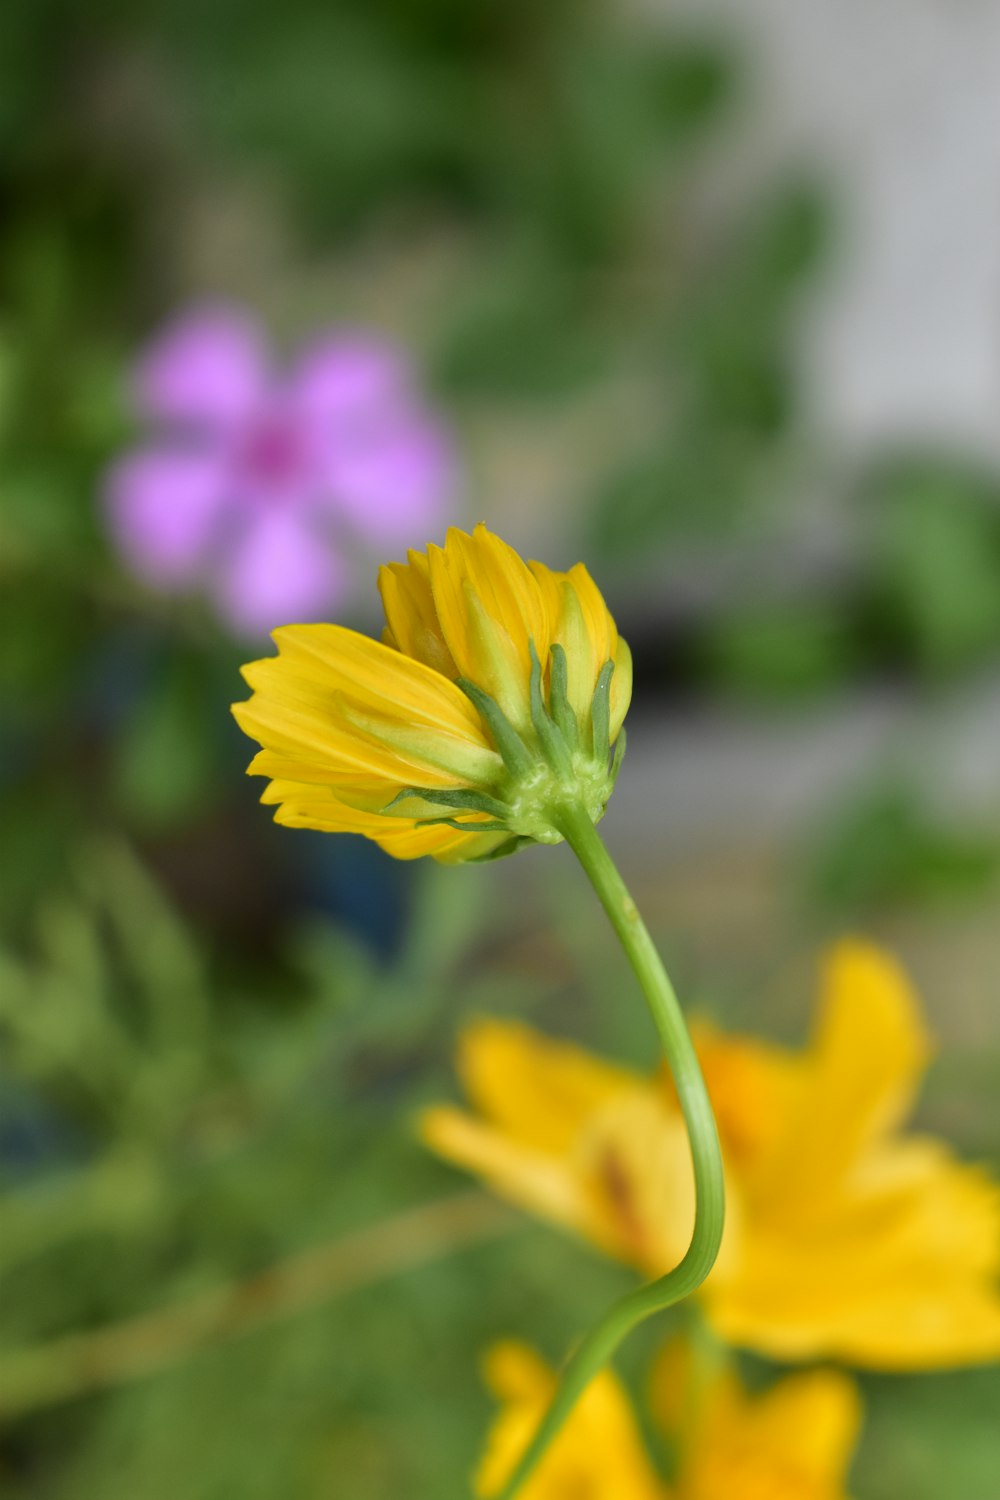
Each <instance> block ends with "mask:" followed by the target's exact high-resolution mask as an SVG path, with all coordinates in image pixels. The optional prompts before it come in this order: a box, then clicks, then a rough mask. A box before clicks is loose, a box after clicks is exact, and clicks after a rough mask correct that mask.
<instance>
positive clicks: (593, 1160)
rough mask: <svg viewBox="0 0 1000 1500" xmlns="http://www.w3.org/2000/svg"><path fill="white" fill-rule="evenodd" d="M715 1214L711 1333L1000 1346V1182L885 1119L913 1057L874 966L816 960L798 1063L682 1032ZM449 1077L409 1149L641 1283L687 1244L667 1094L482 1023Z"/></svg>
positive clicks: (876, 1347)
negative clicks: (724, 1213)
mask: <svg viewBox="0 0 1000 1500" xmlns="http://www.w3.org/2000/svg"><path fill="white" fill-rule="evenodd" d="M696 1042H697V1045H698V1050H699V1054H700V1057H701V1061H702V1066H703V1068H704V1071H705V1075H706V1081H707V1084H708V1089H709V1093H710V1095H711V1097H712V1103H713V1106H714V1109H715V1112H716V1116H717V1118H718V1121H719V1128H720V1132H721V1135H722V1142H723V1153H724V1157H725V1160H726V1171H727V1193H728V1202H729V1217H728V1223H727V1230H726V1235H725V1238H724V1241H723V1245H722V1252H721V1254H720V1256H719V1260H718V1262H717V1264H716V1267H715V1269H714V1271H713V1272H712V1274H711V1275H710V1276H709V1278H708V1280H707V1281H706V1282H705V1283H704V1285H703V1287H702V1289H701V1291H700V1293H699V1296H700V1298H701V1301H702V1307H703V1311H704V1313H705V1315H706V1316H707V1318H708V1319H709V1321H710V1323H711V1325H712V1326H713V1328H714V1330H715V1332H716V1333H717V1334H718V1335H719V1336H720V1337H721V1338H723V1339H724V1340H726V1341H727V1342H729V1343H731V1344H734V1345H739V1346H742V1347H746V1348H751V1349H756V1350H759V1351H761V1352H762V1353H764V1354H767V1355H769V1356H771V1357H773V1358H777V1359H787V1360H804V1359H809V1358H812V1357H817V1356H834V1357H838V1358H842V1359H844V1360H847V1361H850V1362H853V1363H855V1364H858V1365H864V1366H868V1367H871V1368H874V1369H884V1370H902V1369H931V1368H945V1367H948V1366H954V1365H960V1364H966V1363H970V1362H976V1361H984V1360H990V1359H992V1358H994V1357H996V1356H997V1355H998V1354H1000V1294H998V1288H997V1273H998V1269H1000V1191H998V1189H997V1186H996V1185H995V1184H994V1183H993V1182H992V1181H991V1180H990V1178H989V1177H988V1176H987V1174H986V1173H985V1172H984V1171H982V1170H980V1169H978V1168H976V1167H972V1166H967V1165H964V1164H962V1163H960V1162H958V1161H957V1160H956V1159H955V1157H954V1156H953V1154H952V1153H951V1152H950V1151H949V1150H948V1148H947V1147H946V1146H945V1145H944V1144H943V1143H941V1142H939V1141H936V1140H933V1139H930V1138H927V1137H923V1136H917V1135H907V1134H904V1133H903V1132H902V1129H901V1126H902V1123H903V1121H904V1119H905V1116H906V1115H907V1113H908V1111H909V1109H910V1106H911V1104H912V1100H913V1096H914V1093H915V1091H916V1088H917V1085H918V1083H919V1081H920V1078H921V1076H922V1074H923V1072H924V1070H925V1068H926V1065H927V1062H928V1058H929V1043H928V1038H927V1035H926V1033H925V1031H924V1027H923V1024H922V1021H921V1018H920V1015H919V1011H918V1008H917V1004H916V1000H915V998H914V996H913V994H912V992H911V990H910V988H909V985H908V983H907V981H906V979H905V977H904V975H903V973H902V972H901V970H900V969H899V967H898V966H897V965H896V964H895V963H894V962H893V961H892V959H891V958H889V957H888V956H887V955H885V954H883V953H881V952H879V951H878V950H877V949H875V948H872V947H869V946H867V945H865V944H862V943H858V942H844V943H842V944H840V945H839V946H838V947H836V948H835V949H834V950H833V951H832V953H831V954H830V955H829V957H828V959H827V962H826V966H825V982H824V986H823V994H822V999H821V1003H820V1008H819V1015H818V1019H817V1024H816V1027H815V1031H814V1034H813V1037H812V1040H811V1042H810V1045H809V1046H808V1047H807V1048H806V1049H805V1050H804V1051H801V1052H793V1051H789V1050H786V1049H784V1048H781V1047H778V1046H774V1045H771V1044H769V1043H766V1042H761V1041H757V1040H754V1039H751V1038H746V1037H726V1036H724V1035H722V1034H720V1033H718V1032H716V1031H714V1030H712V1029H709V1028H706V1027H702V1028H701V1029H700V1030H699V1031H698V1034H697V1037H696ZM459 1068H460V1072H461V1074H462V1077H463V1080H464V1083H465V1086H466V1089H467V1091H468V1094H469V1096H470V1099H471V1100H472V1103H473V1104H474V1106H475V1108H476V1110H477V1111H478V1113H477V1114H474V1115H473V1114H467V1113H464V1112H462V1111H460V1110H457V1109H453V1108H437V1109H434V1110H431V1111H430V1112H429V1113H428V1114H427V1115H426V1116H425V1119H424V1122H423V1130H424V1134H425V1137H426V1139H427V1141H428V1142H429V1143H430V1144H431V1145H432V1146H433V1147H434V1148H435V1149H436V1150H437V1151H439V1152H440V1153H441V1154H442V1155H444V1156H446V1157H448V1158H449V1159H450V1160H452V1161H454V1162H456V1163H458V1164H460V1165H462V1166H465V1167H467V1168H470V1169H471V1170H473V1171H476V1172H478V1173H480V1174H481V1175H482V1176H483V1177H485V1178H486V1180H487V1181H488V1182H489V1183H490V1184H491V1185H492V1186H493V1187H494V1188H495V1189H496V1190H497V1191H498V1192H500V1193H502V1194H504V1195H505V1196H507V1197H509V1198H510V1199H512V1200H513V1201H515V1202H517V1203H520V1204H522V1205H523V1206H524V1207H526V1208H528V1209H530V1210H532V1211H533V1212H535V1213H537V1214H539V1215H541V1216H543V1217H545V1218H548V1219H550V1220H553V1221H555V1222H556V1223H559V1224H561V1225H563V1226H564V1227H566V1228H569V1229H571V1230H573V1231H575V1232H576V1233H578V1234H580V1235H582V1236H584V1237H585V1238H587V1239H589V1240H591V1241H592V1242H593V1243H595V1244H597V1245H598V1246H600V1247H601V1249H603V1250H605V1251H607V1252H608V1253H610V1254H612V1255H615V1256H617V1257H619V1258H621V1259H623V1260H625V1261H627V1262H629V1263H631V1264H633V1265H635V1266H636V1267H637V1268H639V1269H640V1270H641V1271H643V1272H644V1273H645V1274H646V1275H659V1274H661V1273H663V1272H664V1271H666V1270H668V1269H669V1268H670V1267H671V1266H673V1265H675V1264H676V1263H677V1261H678V1259H679V1258H680V1256H681V1255H682V1253H683V1251H684V1249H685V1248H686V1246H687V1244H688V1241H689V1238H690V1234H691V1223H692V1215H693V1191H692V1182H691V1168H690V1160H689V1156H688V1149H687V1144H686V1139H685V1134H684V1129H683V1123H682V1121H681V1117H680V1113H679V1110H678V1107H677V1103H676V1099H675V1096H674V1093H673V1089H672V1087H671V1086H670V1084H669V1081H668V1080H666V1079H665V1078H664V1077H663V1076H662V1075H658V1076H656V1077H653V1078H649V1077H645V1076H642V1075H640V1074H635V1073H632V1072H630V1071H629V1070H627V1069H623V1068H620V1067H614V1066H611V1065H609V1064H607V1063H604V1062H602V1061H600V1060H599V1059H597V1058H595V1057H592V1056H589V1055H588V1054H587V1053H585V1052H583V1051H582V1050H580V1049H579V1048H577V1047H574V1046H571V1045H567V1044H563V1043H558V1042H553V1041H551V1040H549V1039H547V1038H544V1037H542V1036H540V1035H539V1034H538V1033H536V1032H534V1031H532V1030H530V1029H529V1028H528V1027H525V1026H521V1025H517V1024H513V1023H504V1022H499V1021H481V1022H478V1023H476V1024H475V1025H473V1026H471V1027H470V1028H469V1029H468V1030H467V1032H466V1033H465V1035H464V1037H463V1039H462V1043H461V1049H460V1056H459Z"/></svg>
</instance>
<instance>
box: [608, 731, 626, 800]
mask: <svg viewBox="0 0 1000 1500" xmlns="http://www.w3.org/2000/svg"><path fill="white" fill-rule="evenodd" d="M624 759H625V730H624V728H622V729H619V731H618V738H617V739H616V740H615V753H614V758H613V759H612V762H611V771H610V773H609V774H610V777H611V789H612V791H614V787H615V782H616V781H617V780H618V772H619V771H620V770H621V768H622V761H623V760H624Z"/></svg>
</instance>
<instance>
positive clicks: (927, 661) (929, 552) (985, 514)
mask: <svg viewBox="0 0 1000 1500" xmlns="http://www.w3.org/2000/svg"><path fill="white" fill-rule="evenodd" d="M863 501H864V504H865V507H866V509H867V510H868V512H869V513H870V514H871V516H872V517H873V530H874V532H875V546H874V548H873V550H872V557H871V563H870V567H871V580H872V581H871V590H872V606H871V607H872V611H873V614H874V616H875V619H876V621H877V623H878V624H879V625H881V626H882V628H883V629H884V630H885V632H886V634H887V635H888V637H889V639H890V641H892V642H893V643H894V645H895V647H896V650H897V651H898V652H899V653H905V655H906V656H909V657H912V658H913V659H914V660H915V661H916V663H917V665H918V666H919V667H920V668H921V669H922V670H923V671H925V672H927V673H928V674H930V675H933V676H938V677H941V676H945V675H949V674H954V673H955V672H957V671H961V670H963V669H965V668H967V667H969V666H972V665H975V664H976V663H977V662H978V661H981V660H983V659H984V658H985V657H986V656H987V655H992V654H994V653H995V652H996V650H997V647H998V646H1000V486H998V483H997V480H996V478H995V477H993V476H989V475H986V474H984V473H982V472H981V471H977V470H976V469H974V468H972V467H971V466H969V465H968V464H964V463H960V462H956V461H951V462H949V461H947V460H942V459H940V458H938V459H934V458H931V459H924V460H922V461H921V460H919V459H914V460H910V461H908V462H904V463H899V464H896V465H895V466H892V467H890V468H888V469H886V470H884V471H883V472H882V474H880V475H878V476H876V478H875V480H874V482H873V483H872V484H871V485H870V486H869V488H868V490H867V492H866V493H865V495H864V496H863Z"/></svg>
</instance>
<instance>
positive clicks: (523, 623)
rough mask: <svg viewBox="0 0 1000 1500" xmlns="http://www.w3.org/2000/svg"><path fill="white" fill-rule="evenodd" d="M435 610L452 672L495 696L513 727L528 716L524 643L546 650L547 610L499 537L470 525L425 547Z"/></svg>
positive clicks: (520, 563) (527, 659)
mask: <svg viewBox="0 0 1000 1500" xmlns="http://www.w3.org/2000/svg"><path fill="white" fill-rule="evenodd" d="M427 559H428V566H429V573H430V585H431V591H432V594H433V599H434V608H435V612H436V614H437V618H438V621H439V623H440V627H441V634H442V636H443V639H444V641H445V642H446V644H447V646H448V650H449V652H450V654H451V656H452V658H453V660H454V662H455V665H456V668H457V669H458V673H459V675H460V676H462V677H466V678H468V679H469V681H471V682H474V683H476V684H477V685H478V686H480V687H482V688H483V689H484V691H486V692H488V693H489V694H490V696H491V697H494V698H496V700H497V702H499V703H500V705H501V707H502V708H503V709H504V712H505V713H506V714H507V715H508V717H509V718H510V719H511V720H512V722H514V723H515V724H516V725H518V727H521V726H523V725H526V724H527V723H528V722H529V721H530V712H529V698H528V687H529V681H530V673H531V652H530V642H531V641H534V643H535V648H536V650H537V651H538V655H539V658H540V660H542V661H545V660H546V658H547V656H548V650H549V643H550V640H549V635H548V614H547V611H546V608H545V604H544V600H543V597H542V593H541V590H540V589H539V587H538V584H537V582H536V580H535V578H534V577H533V576H532V574H531V572H530V570H529V568H528V566H527V564H526V563H524V562H523V561H522V559H521V558H520V557H519V556H518V555H517V553H516V552H515V551H514V549H513V548H512V547H509V546H508V545H507V543H506V542H503V541H501V540H500V538H499V537H497V536H494V535H493V533H492V532H490V531H487V529H486V527H485V526H482V525H480V526H477V527H476V529H475V531H474V532H473V534H472V536H468V535H466V533H465V532H463V531H458V530H456V529H454V528H453V529H452V530H451V531H449V532H448V535H447V538H446V540H445V545H444V547H443V548H442V547H434V546H431V547H428V549H427Z"/></svg>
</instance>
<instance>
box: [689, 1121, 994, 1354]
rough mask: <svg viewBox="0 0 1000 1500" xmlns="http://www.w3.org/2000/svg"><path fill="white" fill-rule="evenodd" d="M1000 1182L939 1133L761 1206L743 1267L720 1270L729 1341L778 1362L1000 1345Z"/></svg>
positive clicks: (721, 1312)
mask: <svg viewBox="0 0 1000 1500" xmlns="http://www.w3.org/2000/svg"><path fill="white" fill-rule="evenodd" d="M998 1247H1000V1190H998V1188H997V1186H996V1184H994V1183H993V1182H992V1181H991V1180H990V1179H989V1177H988V1176H987V1175H986V1174H985V1173H984V1172H982V1171H980V1170H979V1169H977V1168H974V1167H968V1166H964V1165H962V1164H960V1163H957V1162H955V1161H954V1159H953V1157H952V1156H951V1153H950V1152H949V1151H948V1150H947V1149H946V1148H945V1147H943V1146H941V1145H939V1144H938V1143H936V1142H928V1141H906V1142H899V1143H892V1144H890V1145H887V1146H883V1147H881V1148H879V1149H878V1150H877V1151H873V1152H870V1153H869V1154H868V1155H866V1156H865V1157H864V1158H863V1159H862V1160H861V1161H860V1162H859V1163H858V1165H857V1168H856V1171H855V1174H854V1177H853V1178H852V1180H851V1181H850V1182H849V1183H848V1184H845V1185H843V1186H842V1187H841V1188H840V1189H838V1188H837V1187H836V1186H832V1187H831V1189H830V1191H829V1193H828V1196H827V1198H826V1200H825V1201H823V1202H822V1204H821V1205H819V1204H817V1206H816V1207H813V1206H812V1205H811V1204H808V1203H807V1204H804V1205H803V1207H802V1212H801V1213H800V1214H799V1215H798V1217H796V1215H795V1212H794V1209H793V1206H791V1205H790V1206H789V1208H788V1210H787V1211H786V1212H785V1213H784V1214H783V1215H782V1216H781V1217H780V1218H778V1219H775V1218H771V1219H768V1218H766V1217H761V1216H758V1217H757V1218H752V1217H751V1216H750V1215H749V1214H748V1215H747V1218H746V1219H745V1221H744V1224H743V1233H742V1236H741V1252H740V1261H739V1265H738V1268H737V1269H736V1270H735V1271H732V1272H731V1274H730V1275H729V1276H723V1277H716V1276H713V1277H712V1278H710V1280H709V1282H708V1283H707V1284H706V1288H705V1298H706V1304H707V1311H708V1315H709V1317H710V1319H711V1321H712V1323H713V1325H714V1327H715V1328H716V1329H717V1330H718V1332H719V1333H720V1335H721V1336H722V1337H723V1338H725V1339H727V1340H728V1341H729V1342H731V1343H733V1344H736V1345H741V1346H745V1347H750V1348H754V1349H757V1350H759V1351H761V1352H763V1353H765V1354H768V1355H770V1356H772V1357H773V1358H776V1359H786V1360H797V1359H808V1358H814V1357H817V1356H834V1357H837V1358H841V1359H844V1360H847V1361H850V1362H851V1363H853V1364H860V1365H864V1366H867V1367H869V1368H873V1369H882V1370H910V1369H944V1368H949V1367H952V1366H957V1365H962V1364H969V1363H975V1362H982V1361H988V1360H992V1359H995V1358H997V1357H998V1356H1000V1293H998V1287H997V1279H996V1278H997V1260H998Z"/></svg>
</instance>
